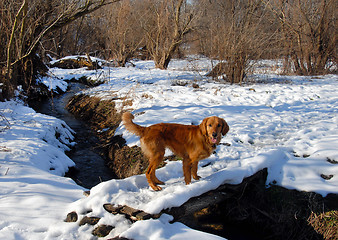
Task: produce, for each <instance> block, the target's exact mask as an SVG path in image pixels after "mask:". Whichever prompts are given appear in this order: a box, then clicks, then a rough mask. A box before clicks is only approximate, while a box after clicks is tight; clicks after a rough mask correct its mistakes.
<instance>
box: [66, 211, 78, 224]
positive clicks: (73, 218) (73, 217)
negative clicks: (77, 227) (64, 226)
mask: <svg viewBox="0 0 338 240" xmlns="http://www.w3.org/2000/svg"><path fill="white" fill-rule="evenodd" d="M77 219H78V216H77V213H76V212H70V213H68V214H67V217H66V219H65V222H76V221H77Z"/></svg>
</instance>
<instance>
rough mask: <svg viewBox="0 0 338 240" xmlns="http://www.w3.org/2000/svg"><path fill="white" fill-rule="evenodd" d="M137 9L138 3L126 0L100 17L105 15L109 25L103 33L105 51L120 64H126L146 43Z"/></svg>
mask: <svg viewBox="0 0 338 240" xmlns="http://www.w3.org/2000/svg"><path fill="white" fill-rule="evenodd" d="M137 11H139V9H138V4H137V3H136V2H135V1H131V0H126V1H123V2H120V3H119V4H117V5H114V7H110V8H109V9H105V10H104V12H103V11H102V12H101V13H100V17H102V16H104V17H105V22H106V24H107V26H108V27H107V28H106V29H105V34H103V36H104V38H105V48H106V49H105V51H106V52H109V57H112V58H113V59H114V60H116V62H117V64H118V65H119V66H125V64H126V63H127V62H128V61H129V60H130V58H132V57H134V56H135V54H136V51H137V50H138V49H139V48H140V47H141V46H143V45H144V44H145V43H144V33H143V30H142V29H141V27H140V25H139V19H138V18H137V15H138V14H137Z"/></svg>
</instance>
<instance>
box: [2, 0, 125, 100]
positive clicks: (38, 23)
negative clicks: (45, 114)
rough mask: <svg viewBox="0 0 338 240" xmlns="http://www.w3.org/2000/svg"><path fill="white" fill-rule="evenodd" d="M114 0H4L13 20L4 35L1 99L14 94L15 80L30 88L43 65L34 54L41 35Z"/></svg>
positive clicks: (25, 87)
mask: <svg viewBox="0 0 338 240" xmlns="http://www.w3.org/2000/svg"><path fill="white" fill-rule="evenodd" d="M117 1H119V0H87V1H81V0H73V1H61V0H60V1H51V0H47V1H42V0H39V1H33V0H23V1H22V3H21V4H18V3H17V2H14V3H13V2H12V1H10V0H5V2H4V3H3V6H10V7H12V8H11V9H9V10H8V11H7V12H6V14H8V15H9V17H8V19H10V20H12V22H11V23H10V25H11V31H10V35H7V36H6V40H7V41H5V43H7V48H6V63H5V64H4V65H3V64H2V65H1V68H2V69H3V70H2V72H4V73H3V74H4V78H3V81H4V82H3V86H2V94H3V96H4V98H6V99H8V98H11V97H12V96H13V93H14V90H15V89H16V86H17V84H18V81H20V84H21V85H22V86H23V87H24V89H26V90H29V89H30V88H31V86H32V83H33V80H34V77H35V75H36V74H38V72H39V71H40V70H41V68H42V66H44V64H43V63H42V62H39V58H38V57H37V55H36V52H37V49H38V47H39V43H40V42H41V40H42V39H43V37H44V36H46V35H47V34H48V33H51V32H53V31H55V30H57V29H60V28H62V27H64V26H66V25H68V24H69V23H71V22H73V21H75V20H76V19H78V18H81V17H82V16H85V15H87V14H89V13H92V12H94V11H95V10H97V9H99V8H101V7H103V6H106V5H109V4H112V3H113V2H117ZM12 16H13V17H12Z"/></svg>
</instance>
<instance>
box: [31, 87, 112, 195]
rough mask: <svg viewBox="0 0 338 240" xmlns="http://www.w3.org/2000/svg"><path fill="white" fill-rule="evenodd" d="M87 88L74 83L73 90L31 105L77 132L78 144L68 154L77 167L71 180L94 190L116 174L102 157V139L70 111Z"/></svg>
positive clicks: (69, 174) (70, 174)
mask: <svg viewBox="0 0 338 240" xmlns="http://www.w3.org/2000/svg"><path fill="white" fill-rule="evenodd" d="M84 88H85V85H83V84H79V83H70V89H69V90H68V91H67V92H66V93H64V94H62V95H58V96H54V97H53V98H50V99H47V100H45V101H42V102H39V103H32V104H30V105H31V106H32V107H33V108H34V109H35V110H36V111H37V112H40V113H43V114H46V115H50V116H54V117H57V118H59V119H62V120H64V121H65V122H66V123H67V124H68V126H69V127H71V128H72V129H73V130H74V131H75V132H76V139H75V141H76V143H77V144H76V145H75V147H74V148H73V149H72V150H71V151H70V152H69V153H68V156H69V157H70V158H71V159H72V160H73V161H74V162H75V164H76V166H75V168H74V169H71V170H70V172H69V173H68V174H67V176H69V177H71V178H72V179H73V180H74V181H75V182H76V183H77V184H79V185H80V186H83V187H85V188H88V189H90V188H92V187H93V186H95V185H97V184H98V183H100V182H102V181H107V180H110V179H113V178H116V177H115V175H114V174H113V172H112V170H110V169H109V168H108V167H106V165H105V160H104V159H103V158H102V157H101V156H100V154H99V150H98V144H99V142H100V141H99V139H98V138H97V137H96V136H95V134H94V133H93V131H92V130H91V129H90V127H89V126H88V125H86V123H84V122H83V121H81V120H79V119H76V118H75V117H74V115H73V114H71V113H69V112H68V111H67V110H66V105H67V103H68V101H69V99H70V98H71V97H72V96H73V95H74V94H75V93H77V92H79V91H81V90H82V89H84Z"/></svg>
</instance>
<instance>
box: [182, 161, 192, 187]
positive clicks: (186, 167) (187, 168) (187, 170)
mask: <svg viewBox="0 0 338 240" xmlns="http://www.w3.org/2000/svg"><path fill="white" fill-rule="evenodd" d="M191 167H192V164H191V161H190V159H183V174H184V181H185V184H187V185H188V184H190V183H191Z"/></svg>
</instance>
